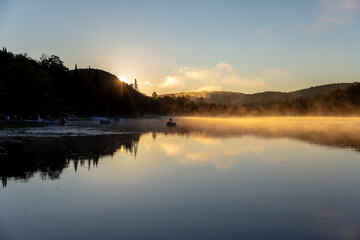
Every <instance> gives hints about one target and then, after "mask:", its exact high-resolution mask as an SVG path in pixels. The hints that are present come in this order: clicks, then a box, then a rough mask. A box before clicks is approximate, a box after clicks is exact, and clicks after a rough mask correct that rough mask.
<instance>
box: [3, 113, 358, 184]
mask: <svg viewBox="0 0 360 240" xmlns="http://www.w3.org/2000/svg"><path fill="white" fill-rule="evenodd" d="M173 120H174V121H175V122H176V123H177V125H176V127H167V126H166V121H167V119H150V120H149V119H137V120H129V121H127V122H125V124H123V125H120V126H117V125H114V126H112V127H111V129H106V131H110V130H111V132H112V133H114V132H118V133H119V134H110V135H95V136H62V137H31V138H30V137H16V138H14V139H12V140H9V139H8V140H5V141H4V140H3V141H0V178H1V179H2V183H3V186H4V187H5V186H6V184H7V180H8V179H9V178H14V179H21V180H25V181H26V180H28V179H29V178H31V177H33V176H34V174H36V173H40V176H41V177H42V179H44V180H45V179H57V178H59V176H60V175H61V174H62V172H63V170H64V169H66V168H67V167H69V164H70V163H73V165H74V168H75V171H76V169H77V167H78V166H79V165H80V166H83V165H85V164H87V166H88V168H89V169H90V168H91V166H97V164H98V162H99V159H100V158H101V157H104V156H112V155H113V154H114V153H115V152H116V151H117V150H119V149H123V150H125V151H127V152H129V153H134V154H135V156H136V152H137V146H138V142H139V140H140V138H141V135H142V134H145V133H151V134H152V137H153V139H154V140H156V138H157V135H158V134H163V135H177V136H181V137H184V138H187V137H198V136H200V137H208V138H231V137H242V136H249V135H250V136H255V137H261V138H291V139H295V140H299V141H304V142H308V143H312V144H319V145H323V146H329V147H336V148H351V149H354V150H356V151H357V152H360V118H355V117H354V118H341V117H339V118H337V117H258V118H195V117H181V118H174V117H173ZM78 128H79V127H78ZM98 130H99V134H101V132H100V130H101V129H98ZM102 131H103V132H102V134H106V131H105V130H102ZM125 132H127V133H128V134H123V133H125ZM155 144H156V143H155ZM140 150H141V149H140Z"/></svg>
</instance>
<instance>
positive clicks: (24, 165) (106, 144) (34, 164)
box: [0, 134, 140, 187]
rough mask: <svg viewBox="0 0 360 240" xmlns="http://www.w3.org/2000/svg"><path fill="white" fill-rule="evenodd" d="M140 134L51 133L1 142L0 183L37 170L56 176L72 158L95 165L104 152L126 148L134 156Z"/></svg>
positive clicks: (44, 176) (76, 163)
mask: <svg viewBox="0 0 360 240" xmlns="http://www.w3.org/2000/svg"><path fill="white" fill-rule="evenodd" d="M139 139H140V134H122V135H110V136H106V135H105V136H78V137H60V138H58V137H52V138H49V137H47V138H32V139H27V138H24V139H21V140H14V139H13V140H10V141H2V142H0V150H1V153H0V154H1V155H0V156H1V161H0V176H1V179H2V184H3V187H6V185H7V179H8V178H15V179H22V180H25V181H26V180H28V179H29V178H31V177H33V176H34V174H35V173H37V172H39V173H40V176H41V178H42V179H43V180H46V179H58V178H59V177H60V174H61V173H62V172H63V170H64V169H65V168H67V167H68V166H69V163H70V162H72V163H73V166H74V168H75V171H76V170H77V168H78V166H79V165H80V166H84V165H85V164H86V165H87V167H88V169H89V170H90V168H91V166H97V164H98V162H99V159H100V158H101V157H103V156H107V155H110V156H112V155H113V154H114V153H115V152H116V151H119V150H120V151H124V150H125V151H127V152H129V153H134V154H135V156H136V151H137V149H136V147H137V143H138V141H139Z"/></svg>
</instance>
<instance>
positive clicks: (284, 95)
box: [160, 83, 352, 106]
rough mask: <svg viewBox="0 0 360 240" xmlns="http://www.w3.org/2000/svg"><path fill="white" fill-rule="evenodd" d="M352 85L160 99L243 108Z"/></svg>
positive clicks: (193, 94) (309, 96)
mask: <svg viewBox="0 0 360 240" xmlns="http://www.w3.org/2000/svg"><path fill="white" fill-rule="evenodd" d="M351 85H352V83H334V84H327V85H321V86H316V87H310V88H306V89H301V90H297V91H293V92H271V91H269V92H262V93H254V94H245V93H239V92H227V91H212V92H210V91H202V92H182V93H174V94H164V95H160V97H164V96H170V97H188V98H190V99H192V100H195V99H203V100H204V102H206V103H215V104H219V103H222V104H231V105H235V106H242V105H244V104H249V103H252V102H271V101H286V100H291V99H296V98H302V99H311V98H314V97H316V96H319V95H325V94H328V93H330V92H331V91H334V90H336V89H344V88H347V87H349V86H351Z"/></svg>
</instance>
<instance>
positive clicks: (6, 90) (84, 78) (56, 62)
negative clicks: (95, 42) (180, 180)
mask: <svg viewBox="0 0 360 240" xmlns="http://www.w3.org/2000/svg"><path fill="white" fill-rule="evenodd" d="M0 114H2V115H21V116H24V117H28V116H34V115H45V116H46V115H49V116H53V117H59V116H67V115H76V116H83V117H86V116H94V115H99V116H109V117H111V116H123V117H141V116H145V115H149V114H157V115H199V116H205V115H206V116H219V115H223V116H249V115H251V116H269V115H299V116H301V115H350V114H360V84H358V83H354V84H352V85H351V86H350V87H348V88H345V89H337V90H334V91H332V92H330V93H328V94H325V95H319V96H317V97H314V98H311V99H303V98H302V97H298V98H296V99H290V100H285V101H258V102H256V101H254V102H251V103H247V104H244V105H242V106H235V105H231V104H222V103H218V104H215V103H207V102H205V101H204V99H202V98H196V99H193V98H190V97H187V96H180V97H170V96H160V97H159V96H158V95H157V94H156V93H155V92H154V94H153V95H152V96H151V97H149V96H146V95H145V94H142V93H141V92H140V91H139V89H138V86H137V83H136V84H135V85H133V84H130V85H129V84H126V83H124V82H122V81H119V79H118V78H117V77H116V76H115V75H113V74H110V73H108V72H105V71H103V70H100V69H93V68H90V67H89V68H86V69H78V68H77V66H75V69H74V70H69V69H68V68H67V67H66V66H65V65H64V63H63V61H62V60H61V59H60V58H59V57H58V56H55V55H50V56H47V55H42V56H41V57H40V59H39V60H34V59H32V58H30V57H28V56H27V54H14V53H11V52H8V51H7V50H6V48H3V49H2V50H0Z"/></svg>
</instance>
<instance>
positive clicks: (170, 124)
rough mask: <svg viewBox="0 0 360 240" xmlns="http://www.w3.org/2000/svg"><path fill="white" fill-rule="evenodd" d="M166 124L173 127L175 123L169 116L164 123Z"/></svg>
mask: <svg viewBox="0 0 360 240" xmlns="http://www.w3.org/2000/svg"><path fill="white" fill-rule="evenodd" d="M166 125H167V126H169V127H175V126H176V123H175V122H173V121H172V119H171V118H169V121H168V122H167V123H166Z"/></svg>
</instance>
